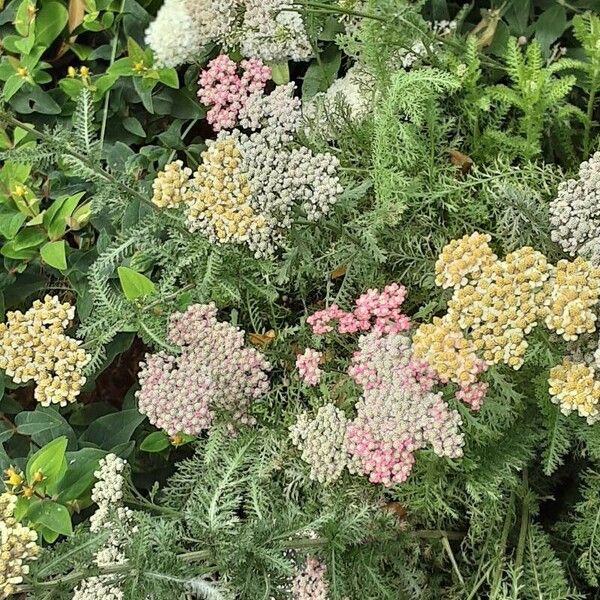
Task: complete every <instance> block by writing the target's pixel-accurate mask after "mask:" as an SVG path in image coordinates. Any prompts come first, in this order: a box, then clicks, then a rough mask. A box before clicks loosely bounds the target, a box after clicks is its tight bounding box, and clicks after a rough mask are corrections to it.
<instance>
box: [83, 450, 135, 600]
mask: <svg viewBox="0 0 600 600" xmlns="http://www.w3.org/2000/svg"><path fill="white" fill-rule="evenodd" d="M126 467H127V461H126V460H123V459H122V458H119V457H118V456H116V455H115V454H107V455H106V456H105V457H104V458H102V459H100V462H99V469H98V470H97V471H96V472H95V473H94V476H95V477H96V479H97V481H96V484H95V485H94V487H93V489H92V500H93V501H94V502H95V503H96V504H97V505H98V506H97V508H96V511H95V513H94V514H93V515H92V516H91V518H90V531H92V532H93V533H98V532H100V531H103V530H105V529H108V530H109V531H110V535H109V537H108V539H107V540H106V542H104V544H103V545H102V547H101V548H100V549H99V550H98V552H96V555H95V558H94V562H95V563H96V564H97V565H98V566H99V567H108V566H115V565H120V564H124V563H125V560H126V557H125V547H126V546H127V543H128V539H129V535H130V534H131V533H134V532H135V531H136V529H135V526H134V525H133V522H132V519H133V513H132V511H131V510H129V509H128V508H127V507H125V506H124V505H123V488H124V486H125V479H124V471H125V469H126ZM124 598H125V596H124V594H123V590H122V589H121V587H120V585H119V581H118V579H115V577H114V576H112V575H99V576H96V577H89V578H88V579H84V580H83V581H82V582H81V583H80V584H79V585H78V586H77V588H75V593H74V595H73V600H107V599H109V600H124Z"/></svg>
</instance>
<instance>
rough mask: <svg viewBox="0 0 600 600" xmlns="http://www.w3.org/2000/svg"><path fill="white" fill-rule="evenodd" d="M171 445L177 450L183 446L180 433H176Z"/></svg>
mask: <svg viewBox="0 0 600 600" xmlns="http://www.w3.org/2000/svg"><path fill="white" fill-rule="evenodd" d="M171 444H172V445H173V446H175V447H176V448H177V446H181V444H183V436H182V435H181V434H180V433H176V434H175V435H174V436H173V437H172V438H171Z"/></svg>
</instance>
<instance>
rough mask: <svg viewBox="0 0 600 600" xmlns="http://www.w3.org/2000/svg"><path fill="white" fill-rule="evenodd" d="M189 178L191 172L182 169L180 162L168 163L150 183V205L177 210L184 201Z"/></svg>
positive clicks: (188, 169)
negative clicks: (151, 190)
mask: <svg viewBox="0 0 600 600" xmlns="http://www.w3.org/2000/svg"><path fill="white" fill-rule="evenodd" d="M191 176H192V170H191V169H190V168H188V167H184V166H183V162H182V161H180V160H176V161H174V162H172V163H169V164H168V165H167V166H166V167H165V170H164V171H160V172H159V173H158V174H157V175H156V178H155V179H154V182H153V183H152V189H153V191H154V194H153V195H152V203H153V204H155V205H156V206H158V207H159V208H177V207H178V206H179V205H180V204H181V203H182V202H183V201H184V200H185V197H186V192H187V185H188V182H189V180H190V177H191Z"/></svg>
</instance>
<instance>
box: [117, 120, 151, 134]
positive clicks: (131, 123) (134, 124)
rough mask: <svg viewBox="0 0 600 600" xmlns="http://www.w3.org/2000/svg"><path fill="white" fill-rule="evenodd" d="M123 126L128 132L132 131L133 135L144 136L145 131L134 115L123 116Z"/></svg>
mask: <svg viewBox="0 0 600 600" xmlns="http://www.w3.org/2000/svg"><path fill="white" fill-rule="evenodd" d="M123 127H124V128H125V129H126V130H127V131H129V132H130V133H133V135H137V136H139V137H146V132H145V131H144V128H143V127H142V124H141V123H140V122H139V121H138V120H137V119H136V118H135V117H125V118H124V119H123Z"/></svg>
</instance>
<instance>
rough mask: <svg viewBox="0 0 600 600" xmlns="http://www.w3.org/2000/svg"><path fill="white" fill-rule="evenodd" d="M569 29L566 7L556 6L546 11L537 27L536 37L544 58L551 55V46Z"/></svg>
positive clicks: (538, 21)
mask: <svg viewBox="0 0 600 600" xmlns="http://www.w3.org/2000/svg"><path fill="white" fill-rule="evenodd" d="M566 28H567V11H566V9H565V7H564V6H560V5H559V4H555V5H554V6H551V7H550V8H549V9H548V10H545V11H544V12H543V13H542V14H541V15H540V18H539V19H538V20H537V23H536V25H535V37H536V38H537V40H538V41H539V43H540V46H541V48H542V52H543V53H544V56H548V55H549V54H550V46H551V45H552V44H553V43H554V42H556V40H558V38H560V36H561V35H562V34H563V33H564V31H565V29H566Z"/></svg>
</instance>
